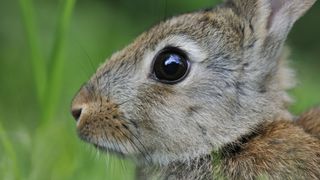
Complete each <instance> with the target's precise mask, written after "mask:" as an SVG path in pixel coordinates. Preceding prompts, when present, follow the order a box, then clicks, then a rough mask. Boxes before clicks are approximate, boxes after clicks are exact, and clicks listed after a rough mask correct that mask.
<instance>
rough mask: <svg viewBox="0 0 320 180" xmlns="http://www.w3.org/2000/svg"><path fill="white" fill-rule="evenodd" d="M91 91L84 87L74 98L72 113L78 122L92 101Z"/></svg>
mask: <svg viewBox="0 0 320 180" xmlns="http://www.w3.org/2000/svg"><path fill="white" fill-rule="evenodd" d="M90 97H91V96H90V93H89V91H88V90H87V88H85V87H82V88H81V89H80V91H79V92H78V93H77V94H76V96H75V97H74V98H73V101H72V104H71V115H72V116H73V118H74V119H75V120H76V121H77V122H78V121H80V119H81V115H83V114H84V112H85V109H86V107H87V105H88V103H89V102H90V101H91V98H90Z"/></svg>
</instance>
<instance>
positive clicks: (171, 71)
mask: <svg viewBox="0 0 320 180" xmlns="http://www.w3.org/2000/svg"><path fill="white" fill-rule="evenodd" d="M187 70H188V63H187V61H186V59H185V58H184V57H183V56H182V55H179V54H178V53H174V52H163V53H161V54H159V55H158V57H157V59H156V60H155V64H154V72H155V75H156V77H157V78H158V79H159V80H164V81H177V80H179V79H180V78H182V77H183V76H184V75H185V74H186V72H187Z"/></svg>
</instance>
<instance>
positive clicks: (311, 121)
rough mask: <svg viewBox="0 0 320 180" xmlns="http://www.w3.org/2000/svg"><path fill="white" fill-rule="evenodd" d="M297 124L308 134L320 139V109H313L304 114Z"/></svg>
mask: <svg viewBox="0 0 320 180" xmlns="http://www.w3.org/2000/svg"><path fill="white" fill-rule="evenodd" d="M296 124H297V125H298V126H300V127H302V128H303V129H304V130H305V131H306V132H307V133H309V134H311V135H313V136H315V137H317V138H319V139H320V108H313V109H311V110H309V111H307V112H305V113H303V114H302V115H301V116H300V117H299V118H298V120H297V121H296Z"/></svg>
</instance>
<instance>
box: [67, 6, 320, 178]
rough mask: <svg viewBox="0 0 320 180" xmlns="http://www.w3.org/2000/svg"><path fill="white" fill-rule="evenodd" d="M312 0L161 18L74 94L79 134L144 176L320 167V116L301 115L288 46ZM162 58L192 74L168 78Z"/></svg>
mask: <svg viewBox="0 0 320 180" xmlns="http://www.w3.org/2000/svg"><path fill="white" fill-rule="evenodd" d="M313 3H315V0H291V1H285V0H229V1H226V2H224V3H223V4H221V5H219V6H217V7H216V8H212V9H206V10H201V11H197V12H193V13H188V14H183V15H180V16H176V17H173V18H171V19H169V20H167V21H164V22H161V23H160V24H158V25H156V26H155V27H153V28H151V29H150V30H149V31H147V32H145V33H143V34H142V35H140V36H139V37H138V38H137V39H136V40H135V41H134V42H133V43H132V44H130V45H128V46H127V47H126V48H124V49H123V50H121V51H119V52H117V53H115V54H113V55H112V57H111V58H110V59H109V60H108V61H107V62H106V63H105V64H103V65H101V67H100V68H99V69H98V70H97V72H96V73H95V74H94V75H93V76H92V78H91V79H90V80H89V81H88V82H87V83H86V84H85V85H84V86H83V87H82V88H81V89H80V91H79V92H78V94H77V95H76V96H75V98H74V100H73V103H72V114H73V116H74V117H75V118H76V119H77V131H78V134H79V136H80V138H81V139H83V140H85V141H87V142H89V143H92V144H94V145H95V146H96V147H97V148H99V149H101V150H104V151H108V152H113V153H116V154H119V155H121V156H126V157H131V158H133V159H134V160H135V161H136V163H137V166H138V171H137V172H138V173H137V177H138V178H140V179H143V178H146V179H152V178H155V179H210V178H212V177H216V176H215V173H216V171H217V172H218V174H221V177H226V178H230V179H241V178H242V179H254V178H257V177H260V176H261V177H264V176H266V177H270V178H273V179H281V178H285V177H292V178H295V177H296V178H297V179H298V178H302V177H304V178H307V177H310V178H315V179H316V178H317V177H320V172H319V171H320V160H319V150H320V147H319V146H320V142H319V139H318V138H317V137H316V136H314V135H313V133H319V132H318V130H319V127H318V126H319V123H318V122H317V121H319V118H318V120H316V121H314V122H315V123H311V124H312V125H313V126H315V127H312V128H308V126H309V124H310V123H307V121H302V120H301V122H300V121H298V122H294V121H293V120H292V119H293V117H292V115H291V114H290V113H289V111H288V110H287V107H288V105H289V103H290V102H291V100H290V98H289V96H288V95H287V93H286V90H288V89H290V88H292V87H293V86H294V78H293V73H292V70H291V69H290V68H289V67H288V65H287V62H286V59H287V53H286V50H285V48H283V46H284V42H285V40H286V37H287V35H288V33H289V31H290V29H291V28H292V26H293V24H294V22H295V21H296V20H298V19H299V17H301V16H302V15H303V14H304V13H305V12H306V11H307V10H308V9H309V8H310V7H311V6H312V5H313ZM162 53H165V55H164V56H161V55H162ZM159 54H160V55H159ZM161 58H168V59H167V60H170V61H166V62H169V63H172V60H174V61H178V60H179V66H181V67H182V68H186V67H188V68H187V69H183V70H185V71H182V70H181V71H178V73H180V72H183V73H184V76H181V78H179V79H178V78H177V81H171V80H172V79H170V78H172V77H170V76H168V77H169V79H165V80H161V78H162V77H160V79H159V77H158V74H157V73H156V72H157V69H158V68H159V67H158V66H157V63H155V62H156V61H158V60H159V59H160V60H161ZM182 60H184V62H181V61H182ZM175 63H176V64H175V66H171V68H172V67H174V68H175V67H176V65H177V62H175ZM183 63H184V64H183ZM182 64H183V66H182ZM155 69H156V70H155ZM171 71H172V69H169V70H168V72H171ZM160 73H164V71H160ZM314 116H319V114H317V113H315V115H314ZM311 119H316V118H311ZM299 122H300V124H299ZM304 122H305V123H304ZM299 125H300V127H299ZM212 152H218V154H220V155H219V156H221V160H220V161H219V163H218V165H214V163H212V160H213V159H215V157H214V155H212Z"/></svg>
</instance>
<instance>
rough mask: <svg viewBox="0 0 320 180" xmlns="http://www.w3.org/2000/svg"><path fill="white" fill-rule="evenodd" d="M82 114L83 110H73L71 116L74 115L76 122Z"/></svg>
mask: <svg viewBox="0 0 320 180" xmlns="http://www.w3.org/2000/svg"><path fill="white" fill-rule="evenodd" d="M81 112H82V109H81V108H80V109H72V110H71V114H72V116H73V117H74V119H75V120H76V121H78V119H79V117H80V116H81Z"/></svg>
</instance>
